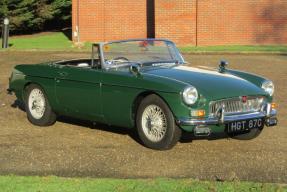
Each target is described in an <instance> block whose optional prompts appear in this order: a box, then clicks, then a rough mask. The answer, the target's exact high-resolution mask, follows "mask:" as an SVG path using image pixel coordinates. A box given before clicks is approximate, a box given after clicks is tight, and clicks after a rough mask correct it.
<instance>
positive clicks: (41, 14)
mask: <svg viewBox="0 0 287 192" xmlns="http://www.w3.org/2000/svg"><path fill="white" fill-rule="evenodd" d="M1 1H2V2H1V3H0V18H3V17H8V18H9V19H10V23H11V25H10V30H11V32H12V33H16V34H19V33H27V32H35V31H41V30H44V29H45V28H46V27H48V28H49V29H51V28H53V23H56V25H55V27H61V26H65V24H70V19H71V0H1Z"/></svg>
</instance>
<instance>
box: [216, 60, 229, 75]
mask: <svg viewBox="0 0 287 192" xmlns="http://www.w3.org/2000/svg"><path fill="white" fill-rule="evenodd" d="M227 65H228V61H225V60H221V61H220V62H219V69H218V71H219V72H220V73H224V72H225V70H226V66H227Z"/></svg>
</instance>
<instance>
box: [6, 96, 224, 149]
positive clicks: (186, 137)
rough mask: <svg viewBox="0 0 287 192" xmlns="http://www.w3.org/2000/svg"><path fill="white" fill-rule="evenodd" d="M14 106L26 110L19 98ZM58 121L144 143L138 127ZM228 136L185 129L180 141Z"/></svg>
mask: <svg viewBox="0 0 287 192" xmlns="http://www.w3.org/2000/svg"><path fill="white" fill-rule="evenodd" d="M11 107H13V108H18V109H20V110H22V111H23V112H25V111H26V110H25V105H24V104H23V102H21V101H19V100H15V101H14V103H13V104H12V105H11ZM57 121H59V122H62V123H66V124H71V125H77V126H81V127H83V128H89V129H97V130H101V131H105V132H111V133H115V134H120V135H128V136H129V137H130V138H132V139H133V140H134V141H136V142H137V143H138V144H140V145H143V143H142V142H141V140H140V139H139V136H138V134H137V132H136V129H135V128H133V129H128V128H124V127H117V126H109V125H106V124H102V123H97V122H92V121H88V120H81V119H77V118H73V117H67V116H59V117H58V118H57ZM226 138H228V136H226V135H225V134H212V135H210V136H208V137H196V136H195V135H194V134H193V133H190V132H186V131H183V132H182V136H181V138H180V140H179V142H180V143H192V141H194V140H215V139H226Z"/></svg>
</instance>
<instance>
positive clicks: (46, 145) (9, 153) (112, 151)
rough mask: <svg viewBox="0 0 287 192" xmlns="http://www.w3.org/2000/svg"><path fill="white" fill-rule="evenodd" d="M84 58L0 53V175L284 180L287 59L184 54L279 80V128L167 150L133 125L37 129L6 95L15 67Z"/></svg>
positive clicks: (68, 124)
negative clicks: (147, 141)
mask: <svg viewBox="0 0 287 192" xmlns="http://www.w3.org/2000/svg"><path fill="white" fill-rule="evenodd" d="M86 56H87V57H88V56H89V53H87V54H86V53H77V52H76V53H64V52H63V53H62V52H0V68H1V70H0V130H1V131H0V174H2V175H5V174H17V175H58V176H67V177H86V176H88V177H116V178H145V177H175V178H179V177H191V178H198V179H204V180H206V179H207V180H238V179H240V180H249V181H261V182H278V183H287V162H286V160H287V139H286V138H287V121H286V118H285V117H286V115H287V106H286V95H287V86H286V84H287V56H284V55H281V56H279V55H268V56H264V55H186V60H187V61H189V62H190V63H191V65H193V66H199V65H206V66H213V67H215V66H217V63H218V60H220V59H221V58H225V59H227V60H229V62H230V65H229V67H230V68H235V69H240V70H246V71H249V72H254V73H257V74H260V75H263V76H266V77H268V78H270V79H271V80H273V81H274V82H275V85H276V92H275V100H276V102H277V103H278V106H279V125H278V126H277V127H273V128H266V129H265V130H264V131H263V133H262V134H261V135H260V136H259V137H258V138H256V139H254V140H251V141H237V140H232V139H221V140H213V141H208V140H193V141H192V140H191V139H190V138H189V135H185V137H184V138H183V139H182V140H181V142H179V143H178V145H176V146H175V147H174V148H173V149H172V150H169V151H163V152H161V151H153V150H150V149H147V148H145V147H143V146H142V145H141V144H139V142H138V139H137V135H136V133H135V132H134V131H133V130H127V129H125V128H120V127H108V126H106V125H101V124H92V123H91V122H85V121H80V120H75V119H69V118H60V119H59V121H58V122H57V123H56V124H55V125H53V126H51V127H48V128H39V127H35V126H33V125H32V124H30V123H29V122H28V120H27V119H26V114H25V112H23V111H22V110H21V109H19V108H18V107H17V103H15V96H10V95H7V94H6V88H7V85H8V77H9V75H10V72H11V69H12V67H13V66H14V65H16V64H20V63H25V64H26V63H27V64H28V63H37V62H42V61H47V60H55V59H64V58H67V59H68V58H77V57H86Z"/></svg>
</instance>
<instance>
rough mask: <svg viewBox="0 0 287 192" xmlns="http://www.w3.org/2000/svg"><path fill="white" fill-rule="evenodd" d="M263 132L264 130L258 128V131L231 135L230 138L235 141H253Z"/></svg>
mask: <svg viewBox="0 0 287 192" xmlns="http://www.w3.org/2000/svg"><path fill="white" fill-rule="evenodd" d="M261 131H262V129H259V128H256V129H251V130H250V131H249V132H247V133H241V134H236V135H230V137H231V138H233V139H238V140H251V139H255V138H256V137H258V136H259V135H260V133H261Z"/></svg>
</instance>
